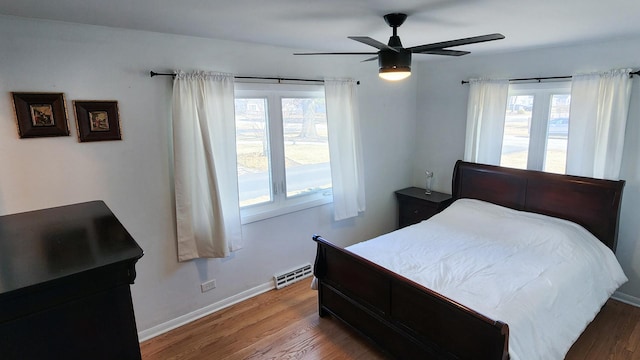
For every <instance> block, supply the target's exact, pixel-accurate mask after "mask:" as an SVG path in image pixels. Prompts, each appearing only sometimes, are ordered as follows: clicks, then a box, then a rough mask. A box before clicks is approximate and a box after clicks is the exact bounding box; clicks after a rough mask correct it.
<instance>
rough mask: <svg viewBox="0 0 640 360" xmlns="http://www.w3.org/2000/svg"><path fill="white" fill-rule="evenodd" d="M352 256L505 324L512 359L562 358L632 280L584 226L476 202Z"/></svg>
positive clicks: (358, 247) (365, 245)
mask: <svg viewBox="0 0 640 360" xmlns="http://www.w3.org/2000/svg"><path fill="white" fill-rule="evenodd" d="M347 249H348V250H349V251H351V252H353V253H355V254H358V255H360V256H362V257H364V258H366V259H368V260H371V261H373V262H375V263H377V264H379V265H381V266H383V267H385V268H387V269H389V270H391V271H393V272H395V273H397V274H400V275H402V276H404V277H406V278H408V279H410V280H413V281H415V282H417V283H419V284H421V285H423V286H425V287H427V288H429V289H432V290H434V291H436V292H438V293H440V294H442V295H444V296H446V297H448V298H450V299H452V300H454V301H456V302H458V303H460V304H462V305H465V306H467V307H469V308H471V309H474V310H475V311H477V312H479V313H481V314H483V315H485V316H488V317H490V318H492V319H494V320H500V321H502V322H505V323H507V324H508V325H509V332H510V334H509V355H510V357H511V358H512V359H514V360H528V359H545V360H546V359H563V358H564V356H565V355H566V353H567V351H568V350H569V348H570V347H571V345H572V344H573V343H574V342H575V340H576V339H577V338H578V337H579V336H580V334H581V333H582V332H583V331H584V329H585V327H586V326H587V325H588V324H589V322H591V321H592V320H593V318H594V317H595V315H596V314H597V313H598V312H599V310H600V308H601V307H602V306H603V305H604V303H605V302H606V301H607V299H608V298H609V297H610V296H611V294H612V293H613V292H614V291H615V290H616V289H617V288H618V287H619V286H620V285H622V284H623V283H625V282H626V281H627V278H626V276H625V274H624V273H623V271H622V269H621V267H620V264H619V263H618V261H617V259H616V257H615V255H614V254H613V252H612V251H611V250H610V249H609V248H608V247H606V246H605V245H604V244H602V243H601V242H600V241H599V240H598V239H597V238H595V236H593V235H592V234H591V233H590V232H588V231H587V230H585V229H584V228H583V227H581V226H579V225H577V224H575V223H572V222H569V221H566V220H562V219H557V218H553V217H549V216H545V215H540V214H533V213H527V212H522V211H517V210H513V209H509V208H505V207H501V206H498V205H494V204H490V203H487V202H483V201H479V200H471V199H459V200H457V201H455V202H454V203H453V204H451V205H450V206H449V207H448V208H447V209H446V210H444V211H443V212H441V213H439V214H437V215H435V216H434V217H432V218H431V219H429V220H426V221H423V222H421V223H419V224H416V225H412V226H409V227H406V228H403V229H400V230H397V231H394V232H392V233H389V234H386V235H382V236H380V237H377V238H374V239H371V240H368V241H365V242H361V243H358V244H355V245H352V246H349V247H348V248H347Z"/></svg>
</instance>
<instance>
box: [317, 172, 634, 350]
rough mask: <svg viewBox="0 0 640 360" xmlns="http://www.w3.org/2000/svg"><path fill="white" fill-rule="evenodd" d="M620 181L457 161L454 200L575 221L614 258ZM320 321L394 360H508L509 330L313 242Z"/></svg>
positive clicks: (319, 241) (328, 244)
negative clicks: (331, 321) (339, 324)
mask: <svg viewBox="0 0 640 360" xmlns="http://www.w3.org/2000/svg"><path fill="white" fill-rule="evenodd" d="M623 187H624V181H609V180H600V179H592V178H584V177H576V176H566V175H556V174H549V173H543V172H536V171H526V170H517V169H508V168H502V167H497V166H489V165H480V164H474V163H468V162H463V161H458V162H457V163H456V165H455V168H454V174H453V194H452V195H453V199H454V200H456V199H461V198H471V199H478V200H483V201H486V202H490V203H494V204H497V205H501V206H504V207H508V208H512V209H516V210H524V211H527V212H532V213H539V214H544V215H550V216H553V217H557V218H561V219H566V220H570V221H573V222H575V223H577V224H579V225H582V226H583V227H584V228H586V229H587V230H589V231H590V232H591V233H592V234H594V235H595V236H596V237H597V238H598V239H599V240H600V241H601V242H603V243H604V244H605V245H606V246H608V247H609V248H611V249H612V250H614V251H615V248H616V239H617V232H618V217H619V212H620V202H621V197H622V189H623ZM313 239H314V240H315V241H316V242H317V246H318V250H317V255H316V260H315V267H314V275H315V276H316V278H317V280H318V283H317V285H318V300H319V314H320V316H327V315H331V316H333V317H335V318H338V319H340V320H341V321H343V322H345V323H346V324H347V325H349V326H351V327H352V328H354V329H355V330H356V331H357V332H359V333H360V334H362V335H363V336H365V337H366V338H368V339H369V340H370V341H372V342H373V343H375V344H376V345H377V346H379V347H380V348H381V349H382V350H383V351H384V352H385V353H387V354H388V355H390V356H391V357H394V358H400V359H432V358H441V359H508V358H509V326H508V324H505V323H503V322H501V321H498V320H494V319H490V318H488V317H486V316H484V315H482V314H480V313H478V312H476V311H475V310H474V309H470V308H468V307H466V306H464V305H461V304H459V303H457V302H455V301H452V300H450V299H448V298H447V297H445V296H443V295H441V294H439V293H437V292H435V291H432V290H430V289H428V288H426V287H424V286H422V285H420V284H418V283H416V282H413V281H411V280H409V279H407V278H405V277H402V276H400V275H398V274H396V273H394V272H392V271H389V270H387V269H385V268H383V267H381V266H379V265H377V264H375V263H373V262H371V261H369V260H366V259H365V258H363V257H360V256H358V255H356V254H354V253H352V252H350V251H348V250H345V249H342V248H341V247H339V246H336V245H334V244H332V243H331V242H329V241H327V240H325V239H324V238H322V237H321V236H318V235H315V236H314V237H313Z"/></svg>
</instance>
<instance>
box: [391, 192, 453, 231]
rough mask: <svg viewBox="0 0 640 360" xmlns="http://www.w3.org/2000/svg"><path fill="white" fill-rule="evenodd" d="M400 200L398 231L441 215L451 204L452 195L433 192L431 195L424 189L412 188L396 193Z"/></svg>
mask: <svg viewBox="0 0 640 360" xmlns="http://www.w3.org/2000/svg"><path fill="white" fill-rule="evenodd" d="M396 198H397V199H398V229H400V228H403V227H405V226H409V225H413V224H417V223H419V222H420V221H422V220H426V219H428V218H430V217H432V216H433V215H435V214H437V213H439V212H440V211H442V210H443V209H444V208H446V207H447V206H449V204H451V202H452V199H451V195H449V194H443V193H440V192H437V191H432V192H431V194H430V195H426V194H425V193H424V189H421V188H417V187H410V188H406V189H402V190H398V191H396Z"/></svg>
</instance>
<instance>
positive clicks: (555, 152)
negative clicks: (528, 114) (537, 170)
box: [544, 94, 571, 174]
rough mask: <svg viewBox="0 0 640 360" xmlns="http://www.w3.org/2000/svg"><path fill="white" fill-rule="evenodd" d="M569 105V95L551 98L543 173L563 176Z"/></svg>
mask: <svg viewBox="0 0 640 360" xmlns="http://www.w3.org/2000/svg"><path fill="white" fill-rule="evenodd" d="M570 104H571V95H569V94H562V95H552V96H551V109H550V111H549V124H548V126H547V151H546V154H545V160H544V171H547V172H552V173H558V174H564V173H565V171H566V167H567V137H568V135H569V106H570Z"/></svg>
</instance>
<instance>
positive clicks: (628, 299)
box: [611, 291, 640, 307]
mask: <svg viewBox="0 0 640 360" xmlns="http://www.w3.org/2000/svg"><path fill="white" fill-rule="evenodd" d="M611 297H612V298H613V299H615V300H618V301H620V302H623V303H625V304H629V305H633V306H637V307H640V298H637V297H635V296H631V295H627V294H624V293H621V292H619V291H616V292H614V293H613V295H612V296H611Z"/></svg>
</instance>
